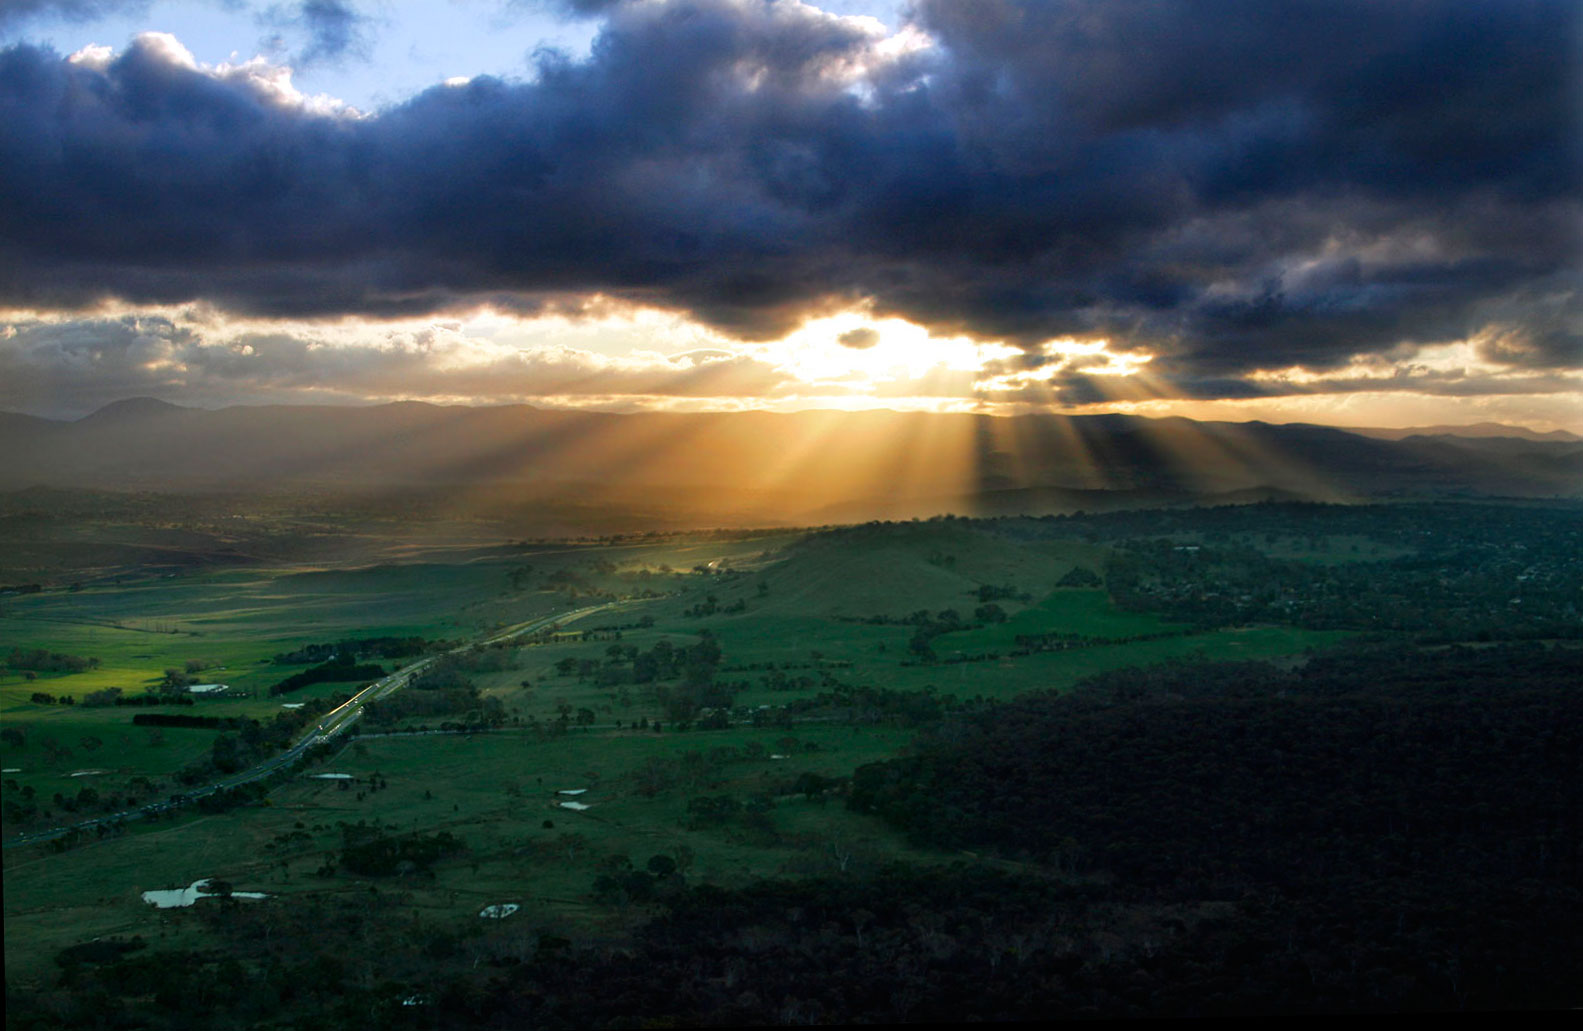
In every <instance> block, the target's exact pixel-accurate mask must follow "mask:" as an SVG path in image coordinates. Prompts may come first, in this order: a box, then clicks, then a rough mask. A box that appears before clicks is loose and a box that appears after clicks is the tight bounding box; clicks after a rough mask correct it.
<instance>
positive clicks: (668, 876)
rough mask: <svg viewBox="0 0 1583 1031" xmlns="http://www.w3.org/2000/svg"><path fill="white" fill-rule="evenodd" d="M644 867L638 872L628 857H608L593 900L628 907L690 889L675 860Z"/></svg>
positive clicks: (660, 859) (664, 858) (659, 858)
mask: <svg viewBox="0 0 1583 1031" xmlns="http://www.w3.org/2000/svg"><path fill="white" fill-rule="evenodd" d="M643 865H644V868H643V869H641V870H639V869H636V868H635V867H633V865H632V859H631V858H630V857H629V856H626V855H614V856H611V857H609V858H608V859H607V860H606V861H605V862H604V863H602V864H601V867H602V872H601V873H600V874H599V876H598V877H596V878H595V879H594V892H593V894H594V899H595V900H596V901H598V902H602V903H604V904H605V905H607V906H609V905H615V906H625V905H630V904H632V903H634V902H636V903H643V902H651V901H653V900H655V899H656V898H672V897H675V896H676V895H677V894H678V893H680V892H681V891H682V890H683V889H685V888H686V887H687V877H686V874H685V873H684V872H683V871H682V870H681V869H680V867H678V865H677V863H676V860H675V859H674V858H673V857H671V856H668V855H652V856H650V857H649V859H648V862H646V863H645V864H643ZM567 944H570V943H569V942H568V943H567Z"/></svg>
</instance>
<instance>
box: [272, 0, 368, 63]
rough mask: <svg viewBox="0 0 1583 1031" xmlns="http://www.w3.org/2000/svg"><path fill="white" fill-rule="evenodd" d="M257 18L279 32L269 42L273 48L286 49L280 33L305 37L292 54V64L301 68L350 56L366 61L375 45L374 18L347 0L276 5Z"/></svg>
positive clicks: (308, 1) (313, 0)
mask: <svg viewBox="0 0 1583 1031" xmlns="http://www.w3.org/2000/svg"><path fill="white" fill-rule="evenodd" d="M258 17H259V21H260V23H261V24H263V25H266V26H269V27H271V28H273V29H275V30H276V31H277V33H278V34H277V35H276V36H275V37H273V38H272V39H271V40H269V41H268V42H269V43H271V44H273V45H272V46H271V49H274V50H277V51H278V50H282V49H284V48H285V46H286V39H285V36H284V35H281V34H292V33H295V34H301V35H303V36H306V42H305V43H304V44H303V45H302V46H301V47H299V48H298V49H297V50H296V51H295V52H294V53H292V55H291V63H292V64H293V65H295V66H296V67H298V68H307V67H311V66H313V65H317V64H327V63H328V64H333V63H336V62H338V61H342V60H344V59H346V58H348V57H360V58H366V57H368V54H369V49H370V46H371V45H372V39H371V36H372V32H373V27H374V21H373V19H372V18H370V17H368V16H367V15H365V14H363V13H362V12H360V11H359V10H358V9H357V7H356V6H355V5H353V4H350V3H346V2H345V0H301V2H300V3H296V4H291V5H285V4H276V5H274V6H272V7H270V8H268V9H267V10H265V11H263V12H262V13H261V14H260V15H259V16H258Z"/></svg>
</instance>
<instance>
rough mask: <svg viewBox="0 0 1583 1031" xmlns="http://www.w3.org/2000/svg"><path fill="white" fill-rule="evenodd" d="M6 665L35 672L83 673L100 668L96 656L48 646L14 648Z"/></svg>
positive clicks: (7, 657) (6, 656) (6, 660)
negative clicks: (62, 650) (73, 653)
mask: <svg viewBox="0 0 1583 1031" xmlns="http://www.w3.org/2000/svg"><path fill="white" fill-rule="evenodd" d="M5 666H6V667H7V668H9V669H13V670H32V671H33V672H35V673H82V672H85V671H86V670H90V669H98V668H99V659H98V658H97V657H94V656H84V655H64V654H62V653H60V652H52V651H50V650H48V649H46V648H12V649H11V650H9V651H8V652H6V654H5Z"/></svg>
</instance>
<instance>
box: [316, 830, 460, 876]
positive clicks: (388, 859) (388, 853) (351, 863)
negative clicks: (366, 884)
mask: <svg viewBox="0 0 1583 1031" xmlns="http://www.w3.org/2000/svg"><path fill="white" fill-rule="evenodd" d="M341 836H342V845H341V854H340V866H341V869H343V870H345V871H347V872H348V873H354V874H359V875H361V876H365V877H390V876H393V875H396V874H404V875H413V874H416V875H419V876H423V875H427V876H429V877H432V876H433V869H432V868H433V866H434V864H435V863H437V862H439V861H440V860H442V859H445V858H447V857H448V856H453V855H457V854H458V853H461V852H464V851H466V848H467V846H466V845H465V844H464V843H463V842H462V841H461V840H460V839H459V838H457V837H455V836H454V835H453V834H451V832H450V831H439V832H438V833H435V834H401V835H392V834H386V833H385V832H383V831H382V830H380V829H378V828H377V827H369V826H367V825H365V824H362V823H358V824H348V823H343V824H341Z"/></svg>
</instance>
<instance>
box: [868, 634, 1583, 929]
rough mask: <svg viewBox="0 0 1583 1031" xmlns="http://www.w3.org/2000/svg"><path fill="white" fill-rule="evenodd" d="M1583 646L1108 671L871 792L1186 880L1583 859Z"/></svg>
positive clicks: (1377, 884)
mask: <svg viewBox="0 0 1583 1031" xmlns="http://www.w3.org/2000/svg"><path fill="white" fill-rule="evenodd" d="M1580 679H1583V649H1567V648H1553V649H1545V648H1542V647H1537V646H1535V647H1533V648H1527V649H1525V648H1500V649H1489V650H1484V651H1474V650H1471V649H1445V650H1442V651H1433V652H1417V651H1402V650H1396V649H1383V650H1378V651H1360V652H1353V653H1350V654H1345V655H1343V656H1340V657H1336V658H1331V659H1317V660H1315V661H1314V662H1311V663H1309V664H1308V666H1307V667H1305V668H1303V669H1301V670H1299V671H1290V672H1283V671H1281V670H1277V669H1274V668H1272V667H1269V666H1265V665H1262V664H1236V663H1223V664H1208V665H1199V666H1171V667H1162V668H1157V669H1153V670H1146V671H1124V672H1119V673H1113V674H1107V675H1105V676H1103V677H1100V678H1097V679H1096V680H1095V681H1093V682H1091V683H1090V684H1089V685H1088V686H1087V687H1085V688H1083V689H1081V690H1078V691H1075V692H1073V693H1072V694H1070V695H1066V696H1057V695H1039V696H1031V697H1026V698H1024V699H1020V700H1018V701H1016V702H1012V703H1008V704H1006V705H1003V706H1000V707H997V708H994V709H992V710H989V711H987V712H985V713H983V714H981V715H978V716H976V717H973V718H971V719H967V720H963V721H957V722H955V723H952V724H949V725H947V726H945V727H942V728H941V729H940V730H939V731H938V732H937V733H935V734H934V735H933V736H932V737H930V738H929V739H927V740H926V741H925V743H923V744H922V745H921V746H920V747H919V748H918V749H917V750H916V754H914V755H911V756H908V757H906V758H902V759H897V760H893V761H890V762H885V763H878V764H873V765H870V766H865V767H862V768H860V769H859V770H858V771H857V772H856V774H855V775H854V778H853V786H852V791H851V795H850V804H851V806H852V807H853V808H854V809H857V810H859V811H862V812H868V813H874V814H877V815H879V816H881V817H883V818H884V819H886V820H888V821H890V822H892V823H894V824H896V825H897V826H898V827H900V828H903V829H905V830H906V831H907V832H908V833H909V834H910V835H911V836H912V837H913V838H914V839H916V840H917V841H919V842H922V843H927V844H932V845H938V846H946V847H953V848H963V847H969V848H994V849H997V850H1000V851H1002V852H1005V853H1007V854H1010V855H1017V856H1022V857H1031V858H1034V859H1037V860H1039V861H1042V862H1048V863H1052V864H1056V865H1059V866H1061V867H1062V868H1064V869H1068V870H1076V871H1079V872H1084V871H1093V872H1103V873H1105V874H1106V875H1107V876H1110V877H1115V878H1118V879H1119V880H1120V882H1121V883H1123V884H1125V885H1127V886H1129V887H1130V888H1131V889H1132V890H1136V891H1140V892H1147V893H1150V894H1152V895H1155V896H1166V897H1172V898H1178V899H1180V898H1202V897H1218V898H1225V897H1236V896H1237V895H1240V894H1242V893H1244V892H1247V891H1259V890H1280V891H1285V892H1296V893H1300V894H1304V895H1308V896H1328V895H1329V894H1330V893H1331V892H1334V891H1336V890H1337V886H1338V885H1342V884H1347V885H1352V886H1358V885H1365V886H1368V887H1370V888H1371V890H1379V891H1384V890H1385V889H1386V887H1387V886H1388V885H1395V886H1399V887H1402V888H1403V889H1404V890H1405V889H1406V887H1408V886H1409V885H1410V886H1412V887H1413V888H1414V889H1415V890H1424V889H1426V888H1431V887H1432V888H1433V889H1434V890H1437V891H1440V892H1442V893H1443V894H1444V895H1445V896H1446V897H1457V896H1458V895H1459V894H1460V893H1461V892H1464V891H1466V890H1468V889H1469V887H1470V886H1471V885H1472V884H1473V883H1475V882H1477V881H1481V880H1488V879H1494V880H1501V881H1505V882H1511V881H1513V880H1522V879H1525V878H1526V879H1532V880H1533V881H1534V882H1535V883H1550V884H1555V885H1560V884H1562V883H1575V882H1576V879H1577V878H1578V877H1580V876H1583V819H1580V815H1579V814H1583V696H1580V695H1579V694H1578V693H1577V691H1576V684H1577V683H1578V682H1579V681H1580Z"/></svg>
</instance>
